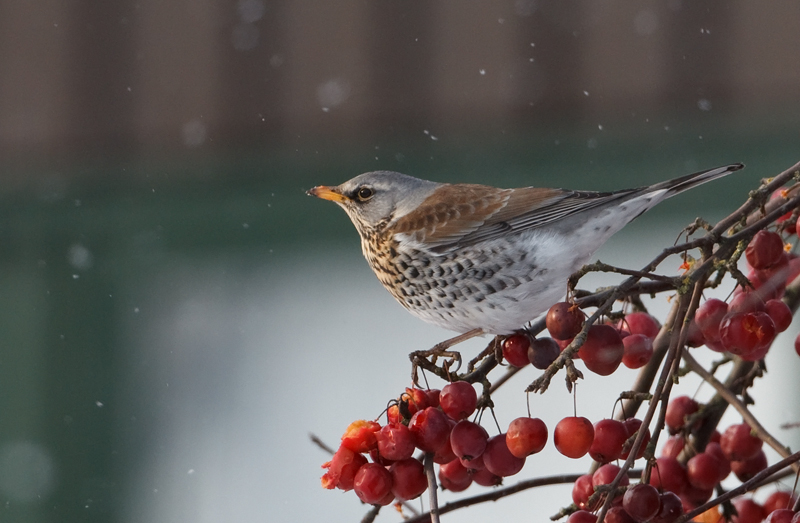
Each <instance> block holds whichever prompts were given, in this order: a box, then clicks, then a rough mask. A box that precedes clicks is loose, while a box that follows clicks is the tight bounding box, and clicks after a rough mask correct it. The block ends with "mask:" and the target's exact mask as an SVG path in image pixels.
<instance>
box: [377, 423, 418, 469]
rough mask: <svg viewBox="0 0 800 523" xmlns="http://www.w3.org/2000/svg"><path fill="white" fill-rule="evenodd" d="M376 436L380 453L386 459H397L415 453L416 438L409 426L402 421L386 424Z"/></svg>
mask: <svg viewBox="0 0 800 523" xmlns="http://www.w3.org/2000/svg"><path fill="white" fill-rule="evenodd" d="M375 437H376V439H377V442H378V455H379V456H381V457H382V458H384V459H388V460H392V461H397V460H400V459H406V458H410V457H411V456H412V455H413V454H414V439H413V438H412V436H411V432H410V431H409V430H408V427H406V426H405V425H403V424H402V423H389V424H388V425H384V426H383V427H382V428H381V430H379V431H378V432H377V433H376V434H375Z"/></svg>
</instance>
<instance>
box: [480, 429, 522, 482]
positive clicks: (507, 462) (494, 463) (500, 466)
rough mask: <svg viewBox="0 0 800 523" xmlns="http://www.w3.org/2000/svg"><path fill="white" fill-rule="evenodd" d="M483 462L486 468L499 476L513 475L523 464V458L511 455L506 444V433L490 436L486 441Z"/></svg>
mask: <svg viewBox="0 0 800 523" xmlns="http://www.w3.org/2000/svg"><path fill="white" fill-rule="evenodd" d="M483 463H484V465H486V469H487V470H488V471H489V472H491V473H493V474H497V475H498V476H500V477H507V476H513V475H514V474H516V473H517V472H519V471H520V470H522V467H523V466H524V465H525V458H518V457H517V456H515V455H513V454H512V453H511V451H510V450H509V449H508V445H507V444H506V435H505V434H498V435H497V436H492V437H491V438H489V441H488V442H487V443H486V450H485V451H484V452H483Z"/></svg>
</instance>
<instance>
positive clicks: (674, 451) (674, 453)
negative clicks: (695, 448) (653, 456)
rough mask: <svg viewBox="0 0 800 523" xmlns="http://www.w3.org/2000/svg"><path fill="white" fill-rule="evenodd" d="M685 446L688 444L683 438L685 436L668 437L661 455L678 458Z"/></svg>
mask: <svg viewBox="0 0 800 523" xmlns="http://www.w3.org/2000/svg"><path fill="white" fill-rule="evenodd" d="M684 446H686V441H685V440H684V439H683V436H681V435H676V436H670V437H669V438H667V441H666V442H664V447H662V449H661V455H662V456H664V457H667V458H677V457H678V456H679V455H680V453H681V451H682V450H683V447H684Z"/></svg>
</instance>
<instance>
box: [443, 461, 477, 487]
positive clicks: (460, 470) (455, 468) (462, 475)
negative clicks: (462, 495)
mask: <svg viewBox="0 0 800 523" xmlns="http://www.w3.org/2000/svg"><path fill="white" fill-rule="evenodd" d="M439 481H440V482H441V484H442V488H444V489H446V490H449V491H451V492H461V491H463V490H466V488H467V487H469V486H470V484H472V476H471V475H470V473H469V471H467V469H466V468H464V466H463V465H461V463H460V462H459V461H458V460H453V461H451V462H450V463H445V464H444V465H440V466H439Z"/></svg>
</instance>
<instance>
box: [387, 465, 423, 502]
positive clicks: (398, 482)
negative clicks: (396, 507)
mask: <svg viewBox="0 0 800 523" xmlns="http://www.w3.org/2000/svg"><path fill="white" fill-rule="evenodd" d="M389 472H390V473H391V475H392V494H394V497H395V498H396V499H400V500H404V501H405V500H409V499H414V498H416V497H417V496H419V495H420V494H422V493H423V492H425V491H426V490H427V489H428V478H427V477H426V476H425V467H424V466H423V465H422V463H421V462H420V461H419V460H417V459H414V458H406V459H402V460H400V461H397V462H395V463H393V464H392V466H391V467H389Z"/></svg>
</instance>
